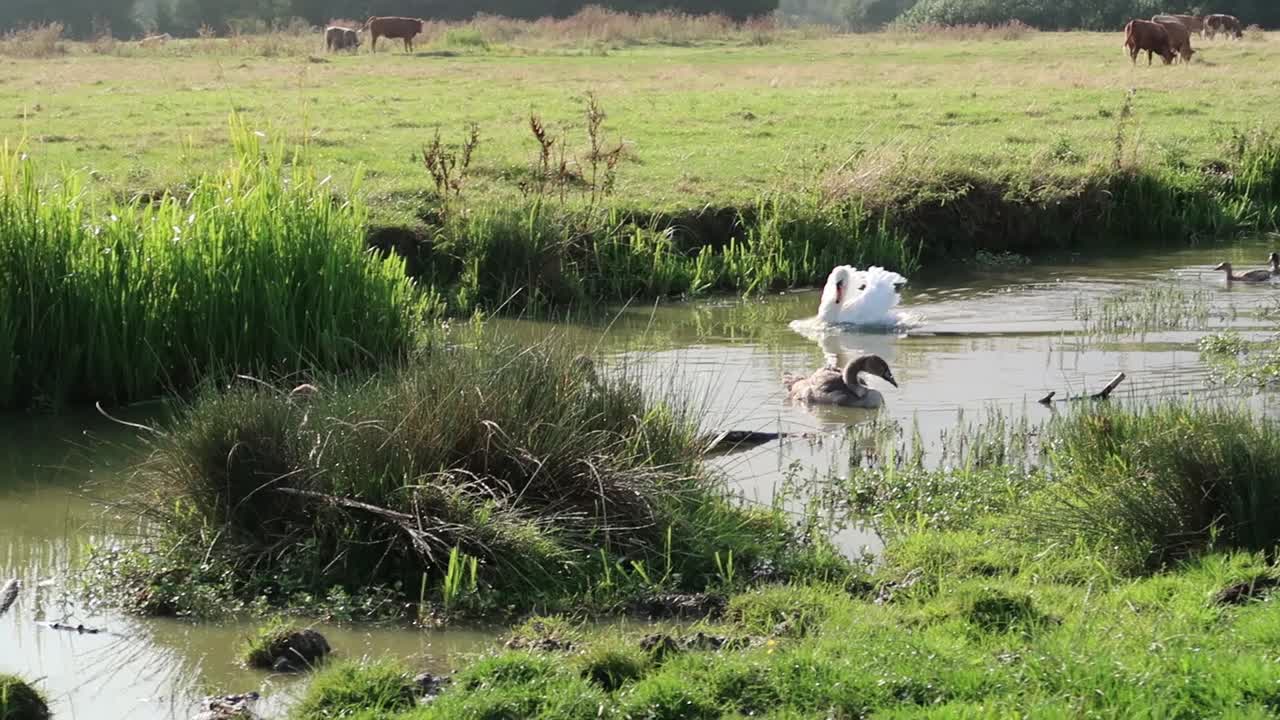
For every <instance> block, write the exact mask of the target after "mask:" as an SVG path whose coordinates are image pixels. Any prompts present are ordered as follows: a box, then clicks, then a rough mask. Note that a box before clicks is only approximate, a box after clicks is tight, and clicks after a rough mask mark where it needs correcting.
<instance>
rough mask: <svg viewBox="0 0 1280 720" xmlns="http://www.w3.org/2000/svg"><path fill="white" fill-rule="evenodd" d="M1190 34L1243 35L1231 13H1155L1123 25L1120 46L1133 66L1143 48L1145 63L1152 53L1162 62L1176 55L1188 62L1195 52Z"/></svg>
mask: <svg viewBox="0 0 1280 720" xmlns="http://www.w3.org/2000/svg"><path fill="white" fill-rule="evenodd" d="M1192 33H1198V34H1199V35H1200V37H1207V38H1209V39H1210V40H1212V39H1213V38H1214V37H1216V36H1217V35H1218V33H1222V34H1223V35H1225V36H1226V37H1228V38H1235V39H1237V40H1239V39H1240V38H1242V37H1244V27H1243V26H1242V25H1241V24H1240V19H1239V18H1237V17H1235V16H1233V15H1205V16H1203V17H1202V16H1199V15H1156V16H1155V17H1153V18H1151V19H1150V20H1130V21H1129V24H1128V25H1125V26H1124V47H1125V50H1127V51H1128V52H1129V59H1130V60H1132V61H1133V63H1134V64H1135V65H1136V64H1137V63H1138V53H1141V52H1143V51H1146V53H1147V64H1148V65H1150V64H1151V57H1152V55H1159V56H1160V57H1161V58H1162V59H1163V60H1164V64H1165V65H1168V64H1170V63H1172V62H1173V61H1174V60H1175V59H1177V58H1182V61H1183V62H1184V63H1189V62H1191V56H1192V55H1194V54H1195V52H1196V51H1195V50H1194V49H1193V48H1192V47H1191V35H1192Z"/></svg>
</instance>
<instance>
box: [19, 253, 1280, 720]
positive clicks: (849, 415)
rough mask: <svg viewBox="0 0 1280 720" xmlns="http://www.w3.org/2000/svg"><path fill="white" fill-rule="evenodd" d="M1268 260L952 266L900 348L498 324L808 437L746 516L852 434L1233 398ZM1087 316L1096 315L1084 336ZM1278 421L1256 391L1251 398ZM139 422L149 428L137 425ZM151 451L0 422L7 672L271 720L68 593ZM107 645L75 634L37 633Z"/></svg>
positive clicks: (775, 307) (767, 426)
mask: <svg viewBox="0 0 1280 720" xmlns="http://www.w3.org/2000/svg"><path fill="white" fill-rule="evenodd" d="M1271 249H1272V248H1271V247H1269V246H1268V245H1266V244H1263V243H1262V242H1260V241H1259V242H1245V243H1239V244H1236V245H1233V246H1231V248H1230V249H1229V250H1226V249H1222V248H1205V249H1191V250H1185V251H1178V252H1162V253H1155V254H1144V255H1132V256H1127V257H1122V258H1110V259H1099V258H1087V257H1065V258H1063V259H1062V260H1060V261H1058V262H1047V263H1038V264H1036V265H1010V266H1002V267H999V268H988V269H973V268H958V269H956V270H955V271H954V272H951V273H948V274H947V275H946V276H944V277H940V278H939V277H938V275H939V273H937V272H935V273H934V276H935V278H936V279H928V280H915V281H913V282H912V283H911V284H910V285H909V286H908V287H907V288H906V289H905V290H904V292H903V308H904V309H906V310H908V311H910V312H912V313H914V314H915V315H917V316H918V317H919V318H920V320H919V322H918V324H916V325H915V326H913V327H910V328H907V329H902V330H898V331H896V332H877V333H872V332H862V333H858V332H846V333H836V334H828V335H825V336H822V337H806V336H804V335H801V334H799V333H797V332H796V331H794V330H792V329H791V328H790V327H789V325H788V323H790V322H791V321H793V320H796V319H801V318H805V317H808V316H811V315H813V313H814V312H815V310H816V307H817V303H818V296H819V294H818V292H817V291H810V292H796V293H787V294H783V295H778V296H774V297H769V298H766V299H763V300H752V301H746V302H742V301H737V300H732V299H722V300H717V301H711V302H700V303H694V304H667V305H658V306H653V307H630V308H626V309H624V310H621V311H619V312H618V313H617V314H616V315H614V316H612V317H611V318H610V319H608V320H606V321H597V320H593V321H589V322H581V323H574V322H567V323H554V324H553V323H540V322H529V321H499V322H497V325H498V326H499V327H500V329H501V330H502V331H503V332H506V333H507V334H509V335H510V336H511V337H512V338H513V340H515V341H517V342H522V341H534V342H536V341H541V340H545V339H546V337H547V336H548V334H549V333H552V332H555V333H558V334H559V337H561V338H563V341H564V342H570V343H573V344H577V345H579V346H581V347H582V348H584V349H595V350H597V351H598V353H599V354H600V355H601V356H603V357H604V358H606V359H607V360H608V361H610V362H612V363H613V364H625V365H626V366H627V368H628V370H629V371H632V372H635V373H636V374H637V375H638V376H639V377H641V378H643V379H644V381H645V382H647V383H650V384H652V385H653V386H654V388H655V389H657V390H661V391H665V392H678V393H681V394H684V395H687V396H689V397H691V398H692V399H693V400H694V401H695V403H696V405H697V406H698V407H699V408H701V411H702V413H703V415H704V424H705V426H706V427H707V428H709V429H710V428H714V429H732V430H764V431H783V432H789V433H805V434H806V436H805V437H801V438H788V439H785V440H783V441H780V442H772V443H769V444H766V445H764V446H761V447H758V448H755V449H752V450H750V451H747V452H743V453H736V454H733V455H729V456H725V457H723V458H721V459H719V460H717V462H718V463H720V464H721V465H722V467H723V468H724V469H725V470H726V471H727V473H728V475H729V476H730V478H731V482H732V483H733V484H734V486H735V488H736V489H737V490H738V491H739V492H740V493H741V494H742V495H743V496H744V497H745V498H746V499H748V500H752V501H760V502H767V501H769V500H770V498H771V497H772V496H773V494H774V492H775V490H776V489H777V488H778V487H779V486H780V485H781V484H782V483H784V482H787V480H788V478H789V477H790V478H791V479H792V480H793V481H794V480H796V479H797V478H798V479H799V481H800V482H801V483H802V484H803V483H804V482H811V481H813V480H814V479H820V478H822V477H825V476H827V474H828V473H835V474H843V473H845V472H847V468H848V465H849V462H850V458H851V457H853V458H855V461H856V458H857V457H858V455H859V451H858V449H857V448H856V447H853V448H851V447H850V443H851V441H850V440H849V439H848V437H849V436H848V433H847V428H848V427H849V426H851V425H859V424H866V423H871V422H875V423H879V424H880V425H882V426H883V425H887V426H894V425H896V426H897V427H899V428H905V429H907V430H908V431H910V430H912V429H918V432H919V434H920V436H921V437H923V438H924V439H925V441H926V442H927V441H930V440H931V439H936V438H938V437H939V436H940V434H941V433H943V432H945V431H946V430H947V429H949V428H953V427H955V426H956V425H957V423H958V422H959V421H961V420H963V421H966V422H972V421H977V420H980V419H981V418H982V416H983V415H984V414H985V413H987V412H990V411H1000V412H1002V413H1005V414H1006V415H1008V416H1011V417H1026V418H1027V419H1028V420H1029V421H1030V422H1032V423H1035V422H1039V421H1041V420H1043V419H1046V418H1048V417H1049V416H1050V414H1051V413H1053V412H1061V411H1063V408H1065V407H1066V406H1062V405H1058V406H1057V409H1056V410H1055V409H1053V408H1046V407H1043V406H1041V405H1038V404H1037V403H1036V400H1037V399H1038V398H1040V397H1042V396H1043V395H1045V394H1046V393H1047V392H1048V391H1051V390H1053V391H1057V393H1058V395H1059V396H1060V397H1062V396H1066V395H1074V394H1077V393H1081V392H1092V391H1095V390H1097V389H1099V388H1101V387H1102V386H1103V385H1105V384H1106V382H1107V381H1108V380H1110V379H1111V377H1112V376H1114V375H1115V374H1116V373H1117V372H1121V371H1123V372H1125V373H1127V375H1128V380H1127V381H1126V382H1125V383H1124V384H1123V385H1121V386H1120V389H1119V390H1118V391H1117V393H1116V395H1115V397H1119V398H1129V399H1137V400H1142V399H1152V398H1160V397H1166V396H1183V395H1188V394H1191V395H1195V396H1197V397H1203V396H1205V395H1208V394H1229V392H1230V391H1227V390H1224V389H1221V388H1218V387H1217V386H1215V385H1213V384H1212V383H1211V382H1210V377H1209V373H1208V370H1207V369H1206V367H1205V365H1204V364H1203V362H1202V361H1201V358H1200V354H1199V351H1198V349H1197V343H1198V341H1199V339H1200V338H1201V337H1202V336H1203V335H1204V334H1205V333H1206V332H1210V331H1215V330H1220V329H1223V328H1231V329H1235V330H1237V331H1240V332H1241V334H1242V335H1243V336H1245V337H1246V338H1248V337H1266V336H1269V335H1270V333H1271V332H1272V331H1273V329H1274V327H1275V323H1274V317H1275V308H1276V307H1277V303H1276V301H1277V300H1278V299H1280V283H1276V284H1270V283H1267V284H1263V285H1261V286H1250V285H1241V284H1235V285H1232V286H1230V287H1228V286H1227V285H1226V284H1225V283H1224V280H1223V275H1222V273H1219V272H1214V271H1212V270H1211V269H1210V268H1212V267H1213V265H1215V264H1216V263H1217V262H1219V261H1221V260H1230V261H1232V262H1233V263H1234V264H1235V265H1236V266H1237V267H1240V268H1248V267H1260V266H1262V260H1263V259H1264V258H1265V257H1266V255H1267V253H1268V252H1270V250H1271ZM1125 298H1130V299H1137V300H1140V301H1141V303H1140V304H1145V305H1146V306H1152V305H1158V306H1160V307H1164V308H1166V310H1165V312H1163V313H1161V316H1162V317H1159V318H1155V320H1154V321H1152V322H1151V323H1150V324H1149V326H1148V327H1147V328H1146V329H1145V330H1144V331H1142V332H1128V333H1124V334H1118V333H1110V332H1099V331H1098V328H1097V327H1096V325H1097V324H1098V323H1100V322H1102V321H1103V320H1107V319H1108V318H1110V319H1113V320H1114V319H1115V317H1116V316H1117V315H1118V314H1119V315H1122V314H1123V310H1120V309H1117V308H1119V303H1120V302H1121V301H1122V300H1124V299H1125ZM1086 316H1087V317H1086ZM866 352H874V353H877V354H879V355H881V356H882V357H884V358H885V359H886V360H887V361H888V363H889V364H890V366H891V367H892V368H893V372H894V375H895V376H896V377H897V379H898V382H899V385H900V387H899V388H896V389H895V388H892V387H889V386H887V385H886V384H884V383H880V382H879V381H877V380H872V381H870V382H871V384H873V385H875V386H876V387H878V388H879V389H881V390H882V391H883V392H884V395H885V399H886V407H885V408H884V409H882V410H881V411H879V412H872V411H865V410H849V409H832V408H824V409H816V410H814V409H808V408H804V407H796V406H791V405H789V404H787V402H786V393H785V391H784V390H783V387H782V385H781V382H780V377H781V375H782V374H783V372H787V371H791V372H809V371H812V370H814V369H816V368H818V367H821V366H822V365H824V364H826V363H827V362H829V361H835V362H838V363H843V362H845V361H847V360H849V359H851V358H852V357H856V356H857V355H859V354H862V353H866ZM1241 401H1242V402H1249V403H1251V404H1253V405H1255V407H1258V408H1259V409H1260V410H1262V411H1269V410H1270V409H1271V408H1270V405H1271V402H1272V401H1271V400H1270V398H1269V397H1268V396H1267V395H1265V394H1257V393H1251V394H1250V393H1246V394H1242V395H1241ZM142 417H143V418H145V417H146V411H145V410H144V411H143V412H142ZM140 453H141V449H140V448H139V445H138V443H137V440H136V437H135V435H134V433H133V432H132V431H130V430H129V429H127V428H123V427H121V426H119V425H116V424H113V423H111V422H108V421H106V420H105V419H104V418H102V417H101V416H99V415H97V414H93V413H84V414H73V415H66V416H61V417H56V418H52V417H40V416H19V417H11V418H8V419H5V420H0V581H2V580H3V579H6V578H10V577H18V578H20V579H21V580H22V581H23V590H22V593H21V595H20V598H19V600H18V603H17V605H16V606H15V608H14V609H13V610H11V611H10V612H9V613H8V614H6V615H4V616H3V617H0V672H18V673H20V674H22V675H24V676H26V677H27V678H32V679H37V680H38V681H39V685H40V686H41V687H42V688H43V689H44V690H45V691H46V692H47V693H48V695H49V696H50V697H51V698H52V700H53V701H54V703H55V707H54V709H55V712H56V713H57V715H58V716H59V717H63V718H76V717H82V718H94V719H95V720H97V719H102V720H115V719H116V718H121V719H123V718H129V719H130V720H150V719H152V718H154V719H156V720H159V719H162V718H187V717H190V716H191V715H193V714H194V711H195V708H196V707H197V706H198V703H199V700H200V699H201V698H202V697H203V696H205V695H208V694H215V693H231V692H244V691H248V690H258V691H259V692H262V693H263V694H264V695H266V696H268V699H267V701H266V703H265V704H264V705H260V706H259V707H260V709H263V710H265V711H267V713H268V714H271V713H272V711H273V710H275V711H278V710H279V708H280V707H282V706H283V704H284V702H286V701H287V698H288V697H289V696H290V691H291V689H292V688H294V686H293V685H292V683H295V682H297V681H296V680H291V679H290V678H286V677H281V676H276V675H267V674H263V673H258V672H254V671H249V670H246V669H243V668H241V667H239V666H237V665H236V663H235V662H234V657H233V655H234V650H235V646H236V644H237V643H238V642H239V640H240V639H241V638H242V637H243V635H244V634H245V633H246V632H247V630H248V629H249V625H247V624H238V623H227V624H194V623H189V622H182V621H175V620H152V619H138V618H127V617H121V616H119V615H116V614H113V613H111V612H104V611H99V610H97V609H94V608H89V607H85V606H84V605H83V604H82V603H80V602H78V601H77V600H76V598H75V593H74V592H72V591H71V590H70V589H69V588H68V583H67V580H68V578H69V577H70V573H71V572H73V568H74V567H75V566H76V564H77V562H78V561H79V559H80V558H81V557H83V555H84V553H85V551H86V545H87V544H89V543H108V542H113V541H116V540H119V539H121V538H125V537H127V535H128V534H129V532H130V525H129V522H128V520H127V519H126V518H120V517H115V516H113V515H111V514H110V513H109V512H108V511H105V510H104V509H103V507H104V505H103V504H102V502H101V501H102V500H109V499H111V498H113V497H117V496H118V493H119V492H120V486H121V482H120V481H121V478H122V477H123V476H124V474H125V473H127V471H128V467H129V465H130V463H132V462H134V461H136V460H137V458H138V457H139V455H140ZM840 541H841V543H842V544H844V545H845V547H846V548H848V549H849V550H856V549H858V548H859V547H862V546H868V547H870V548H871V549H872V550H874V549H875V548H876V547H877V546H878V539H877V538H876V537H875V535H874V534H873V533H870V532H868V531H863V530H859V529H857V528H854V529H851V530H847V531H845V532H844V533H843V534H842V536H841V537H840ZM40 621H43V622H55V621H56V622H63V623H69V624H71V625H76V624H79V623H83V624H84V625H86V626H90V627H95V628H104V629H106V630H108V631H109V633H103V634H99V635H81V634H77V633H74V632H66V631H59V630H54V629H51V628H49V627H47V626H43V625H40V624H38V623H39V622H40ZM321 630H322V632H324V633H325V634H326V636H328V637H329V639H330V642H331V644H332V645H333V646H334V647H335V648H336V649H337V650H338V651H339V652H340V653H341V654H342V655H345V656H357V657H358V656H361V655H366V654H367V655H387V654H390V655H395V656H400V657H404V658H411V659H412V660H413V662H414V663H415V664H417V665H418V666H421V667H423V668H424V669H430V668H435V669H444V668H447V667H448V666H450V665H451V663H452V662H453V661H454V660H455V659H456V656H457V654H459V653H468V652H474V651H477V650H482V649H484V648H486V647H489V646H490V644H491V643H492V641H493V638H494V633H493V632H486V631H480V630H477V631H466V630H451V631H447V632H427V631H421V630H411V629H405V628H387V627H381V628H374V627H365V626H356V627H352V626H345V627H344V626H321Z"/></svg>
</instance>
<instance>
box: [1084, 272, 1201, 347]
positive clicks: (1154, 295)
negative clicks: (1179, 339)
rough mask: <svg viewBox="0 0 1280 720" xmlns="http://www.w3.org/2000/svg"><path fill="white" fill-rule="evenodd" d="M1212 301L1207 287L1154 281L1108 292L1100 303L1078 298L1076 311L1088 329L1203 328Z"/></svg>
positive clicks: (1110, 331)
mask: <svg viewBox="0 0 1280 720" xmlns="http://www.w3.org/2000/svg"><path fill="white" fill-rule="evenodd" d="M1209 304H1210V294H1209V292H1208V291H1207V290H1203V289H1193V290H1187V289H1185V288H1183V287H1181V286H1179V285H1172V284H1170V285H1152V286H1144V287H1142V288H1139V289H1135V290H1125V291H1123V292H1119V293H1115V294H1111V295H1108V296H1107V297H1105V298H1103V299H1102V303H1101V304H1100V305H1097V306H1095V305H1093V304H1090V303H1085V302H1082V301H1080V300H1077V301H1076V303H1075V306H1074V308H1073V311H1072V312H1073V314H1074V315H1075V318H1076V320H1079V321H1080V322H1082V323H1083V324H1084V325H1085V328H1086V332H1089V333H1096V334H1099V335H1128V334H1140V333H1147V332H1157V331H1161V330H1186V329H1190V330H1195V329H1203V328H1205V327H1207V326H1208V324H1209V321H1210V319H1211V316H1212V313H1211V310H1210V306H1209Z"/></svg>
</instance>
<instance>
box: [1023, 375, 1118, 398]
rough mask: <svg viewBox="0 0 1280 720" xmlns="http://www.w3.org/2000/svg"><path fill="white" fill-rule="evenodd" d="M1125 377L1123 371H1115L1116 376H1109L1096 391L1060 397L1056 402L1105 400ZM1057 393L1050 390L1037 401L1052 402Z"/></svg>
mask: <svg viewBox="0 0 1280 720" xmlns="http://www.w3.org/2000/svg"><path fill="white" fill-rule="evenodd" d="M1126 377H1127V376H1126V375H1125V374H1124V373H1116V376H1115V377H1113V378H1111V382H1109V383H1107V386H1106V387H1104V388H1102V389H1101V390H1099V391H1098V392H1096V393H1094V394H1092V395H1077V396H1075V397H1069V398H1062V399H1061V400H1058V402H1077V401H1080V400H1106V399H1107V398H1110V397H1111V393H1113V392H1115V389H1116V388H1117V387H1119V386H1120V383H1122V382H1124V380H1125V378H1126ZM1057 394H1058V393H1057V391H1051V392H1050V393H1049V394H1048V395H1045V396H1044V397H1042V398H1040V400H1039V403H1040V404H1041V405H1049V404H1051V403H1053V402H1054V400H1053V397H1054V396H1055V395H1057Z"/></svg>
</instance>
